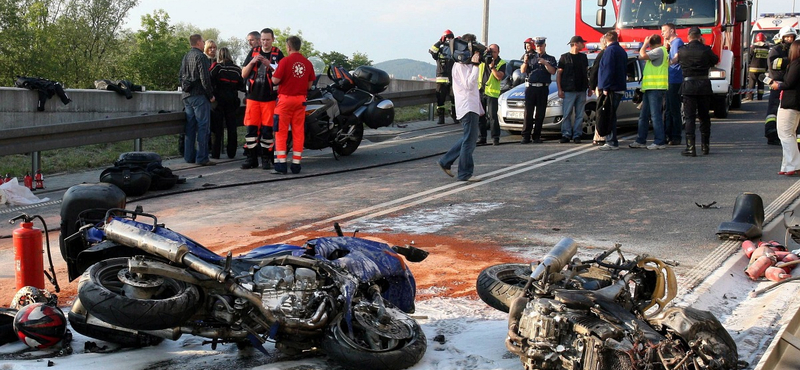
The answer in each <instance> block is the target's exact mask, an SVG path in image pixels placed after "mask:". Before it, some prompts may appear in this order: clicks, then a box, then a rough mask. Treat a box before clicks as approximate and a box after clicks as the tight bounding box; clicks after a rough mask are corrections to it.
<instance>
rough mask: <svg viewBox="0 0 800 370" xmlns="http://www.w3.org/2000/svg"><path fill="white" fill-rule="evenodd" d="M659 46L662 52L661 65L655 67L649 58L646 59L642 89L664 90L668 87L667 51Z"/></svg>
mask: <svg viewBox="0 0 800 370" xmlns="http://www.w3.org/2000/svg"><path fill="white" fill-rule="evenodd" d="M660 48H661V51H662V52H663V53H664V58H663V59H662V61H661V65H659V66H658V67H656V66H654V65H653V61H651V60H648V61H647V63H646V64H645V65H644V77H643V78H642V91H647V90H666V89H667V88H668V87H669V53H668V52H667V48H665V47H663V46H661V47H660Z"/></svg>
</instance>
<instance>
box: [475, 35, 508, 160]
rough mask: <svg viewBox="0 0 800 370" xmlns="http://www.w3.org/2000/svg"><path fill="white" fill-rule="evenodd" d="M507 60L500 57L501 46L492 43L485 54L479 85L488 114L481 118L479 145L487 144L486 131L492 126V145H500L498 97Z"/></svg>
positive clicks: (484, 107) (482, 101)
mask: <svg viewBox="0 0 800 370" xmlns="http://www.w3.org/2000/svg"><path fill="white" fill-rule="evenodd" d="M505 66H506V61H505V60H503V59H501V58H500V47H499V46H497V44H491V45H489V47H488V48H487V49H486V52H485V53H484V55H483V63H481V66H480V75H479V77H478V86H480V89H479V90H480V91H481V93H482V98H481V103H482V104H483V109H484V110H486V114H485V115H484V116H482V117H481V118H480V122H479V126H480V135H479V136H478V145H486V131H487V130H489V129H490V128H491V133H492V145H500V122H499V121H498V120H497V108H498V105H497V98H499V97H500V81H502V80H503V78H504V77H505V76H506V74H505V72H503V69H504V68H505Z"/></svg>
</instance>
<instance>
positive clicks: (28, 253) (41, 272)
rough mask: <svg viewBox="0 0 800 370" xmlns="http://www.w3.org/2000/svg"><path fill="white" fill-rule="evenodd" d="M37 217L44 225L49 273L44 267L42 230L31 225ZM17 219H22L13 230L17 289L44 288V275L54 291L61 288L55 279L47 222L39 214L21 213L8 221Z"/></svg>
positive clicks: (11, 221)
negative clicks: (19, 224) (17, 227)
mask: <svg viewBox="0 0 800 370" xmlns="http://www.w3.org/2000/svg"><path fill="white" fill-rule="evenodd" d="M34 218H38V219H39V220H40V221H41V222H42V225H43V226H44V235H45V237H46V238H47V258H48V260H49V262H50V273H48V272H47V271H45V269H44V261H43V255H44V251H43V250H42V230H41V229H37V228H35V227H33V222H32V221H33V219H34ZM17 220H22V225H21V226H20V228H19V229H16V230H14V232H13V239H14V271H15V274H14V276H15V279H16V284H17V290H19V289H21V288H22V287H25V286H32V287H36V288H39V289H44V278H45V276H46V277H47V279H48V280H49V281H50V283H52V284H53V286H54V287H55V290H56V293H58V292H60V291H61V289H60V288H59V286H58V280H57V279H56V273H55V268H54V267H53V258H52V256H51V255H50V237H49V236H48V235H47V224H46V223H45V222H44V219H43V218H42V217H41V216H39V215H34V216H28V215H26V214H21V215H19V216H17V217H14V218H12V219H11V220H9V221H8V222H9V223H10V224H14V223H15V222H16V221H17Z"/></svg>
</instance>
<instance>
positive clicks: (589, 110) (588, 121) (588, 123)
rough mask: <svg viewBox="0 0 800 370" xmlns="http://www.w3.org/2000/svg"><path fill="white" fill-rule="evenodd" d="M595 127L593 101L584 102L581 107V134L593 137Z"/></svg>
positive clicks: (595, 111) (595, 118)
mask: <svg viewBox="0 0 800 370" xmlns="http://www.w3.org/2000/svg"><path fill="white" fill-rule="evenodd" d="M596 127H597V108H596V107H595V103H589V104H586V106H585V107H584V108H583V136H586V137H589V136H591V137H594V130H595V128H596Z"/></svg>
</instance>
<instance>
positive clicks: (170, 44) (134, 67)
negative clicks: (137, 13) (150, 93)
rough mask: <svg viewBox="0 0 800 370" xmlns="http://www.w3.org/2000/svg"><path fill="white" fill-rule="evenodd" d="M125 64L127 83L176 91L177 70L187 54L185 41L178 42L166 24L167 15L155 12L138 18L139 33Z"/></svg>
mask: <svg viewBox="0 0 800 370" xmlns="http://www.w3.org/2000/svg"><path fill="white" fill-rule="evenodd" d="M133 44H134V46H133V48H132V50H131V52H130V54H129V56H128V60H127V62H126V63H125V65H126V70H127V71H128V74H129V75H130V77H129V79H131V80H133V81H134V82H135V83H137V84H140V85H144V86H146V87H149V88H150V89H152V90H167V91H171V90H176V89H177V87H178V70H179V69H180V65H181V60H182V59H183V55H184V54H185V53H186V52H187V51H188V50H189V47H190V46H189V37H188V35H187V36H186V38H181V37H179V36H178V35H177V33H176V32H175V27H173V26H170V24H169V14H167V13H166V12H164V11H163V10H156V11H154V12H153V14H152V15H151V14H146V15H143V16H142V30H140V31H138V32H136V33H135V34H134V36H133Z"/></svg>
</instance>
